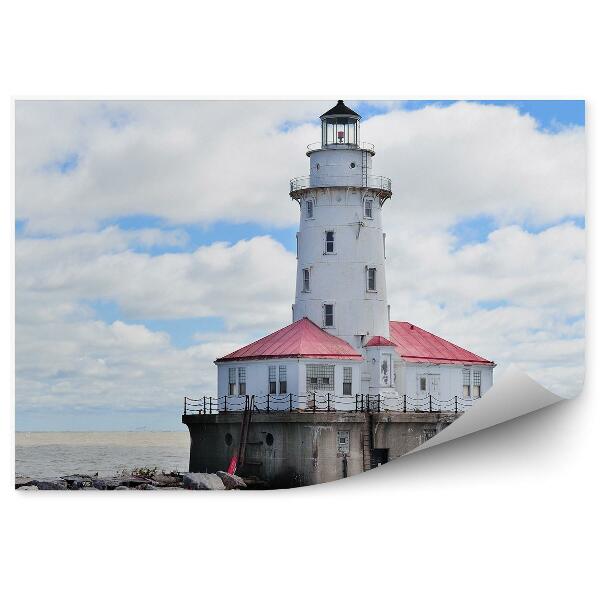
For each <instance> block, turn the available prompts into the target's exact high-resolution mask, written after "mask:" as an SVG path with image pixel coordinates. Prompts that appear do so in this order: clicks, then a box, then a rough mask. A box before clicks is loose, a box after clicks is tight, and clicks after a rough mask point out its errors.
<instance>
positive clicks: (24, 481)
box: [15, 476, 33, 489]
mask: <svg viewBox="0 0 600 600" xmlns="http://www.w3.org/2000/svg"><path fill="white" fill-rule="evenodd" d="M32 482H33V479H31V477H19V476H17V477H15V489H19V488H20V487H23V486H26V485H27V486H31V484H32Z"/></svg>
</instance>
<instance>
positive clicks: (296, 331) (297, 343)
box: [216, 317, 362, 362]
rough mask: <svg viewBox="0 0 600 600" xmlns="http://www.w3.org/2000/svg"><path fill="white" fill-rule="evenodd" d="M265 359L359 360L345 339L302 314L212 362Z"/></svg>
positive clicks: (358, 356)
mask: <svg viewBox="0 0 600 600" xmlns="http://www.w3.org/2000/svg"><path fill="white" fill-rule="evenodd" d="M269 358H335V359H346V360H362V356H361V355H360V354H359V353H358V352H357V351H356V350H355V349H354V348H353V347H352V346H351V345H350V344H348V342H345V341H344V340H341V339H340V338H338V337H336V336H334V335H331V334H330V333H327V332H326V331H323V330H322V329H321V328H320V327H318V326H317V325H315V324H314V323H313V322H312V321H311V320H310V319H307V318H306V317H304V318H303V319H300V320H299V321H296V322H295V323H292V324H291V325H288V326H287V327H284V328H283V329H279V330H278V331H275V332H274V333H271V334H269V335H268V336H266V337H264V338H261V339H260V340H257V341H256V342H252V343H251V344H248V345H247V346H244V347H243V348H240V349H239V350H236V351H235V352H232V353H231V354H227V355H226V356H223V357H221V358H218V359H217V360H216V362H225V361H232V360H252V359H269Z"/></svg>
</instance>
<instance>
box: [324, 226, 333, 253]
mask: <svg viewBox="0 0 600 600" xmlns="http://www.w3.org/2000/svg"><path fill="white" fill-rule="evenodd" d="M334 251H335V233H334V232H333V231H326V232H325V254H333V253H334Z"/></svg>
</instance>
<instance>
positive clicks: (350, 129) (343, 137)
mask: <svg viewBox="0 0 600 600" xmlns="http://www.w3.org/2000/svg"><path fill="white" fill-rule="evenodd" d="M358 128H359V125H358V119H353V118H350V117H325V118H324V119H323V121H322V123H321V136H322V138H321V143H322V145H323V147H325V146H339V145H342V146H358Z"/></svg>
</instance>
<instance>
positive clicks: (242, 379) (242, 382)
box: [238, 367, 246, 396]
mask: <svg viewBox="0 0 600 600" xmlns="http://www.w3.org/2000/svg"><path fill="white" fill-rule="evenodd" d="M238 388H239V390H240V391H239V394H240V396H245V395H246V367H240V368H239V369H238Z"/></svg>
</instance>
